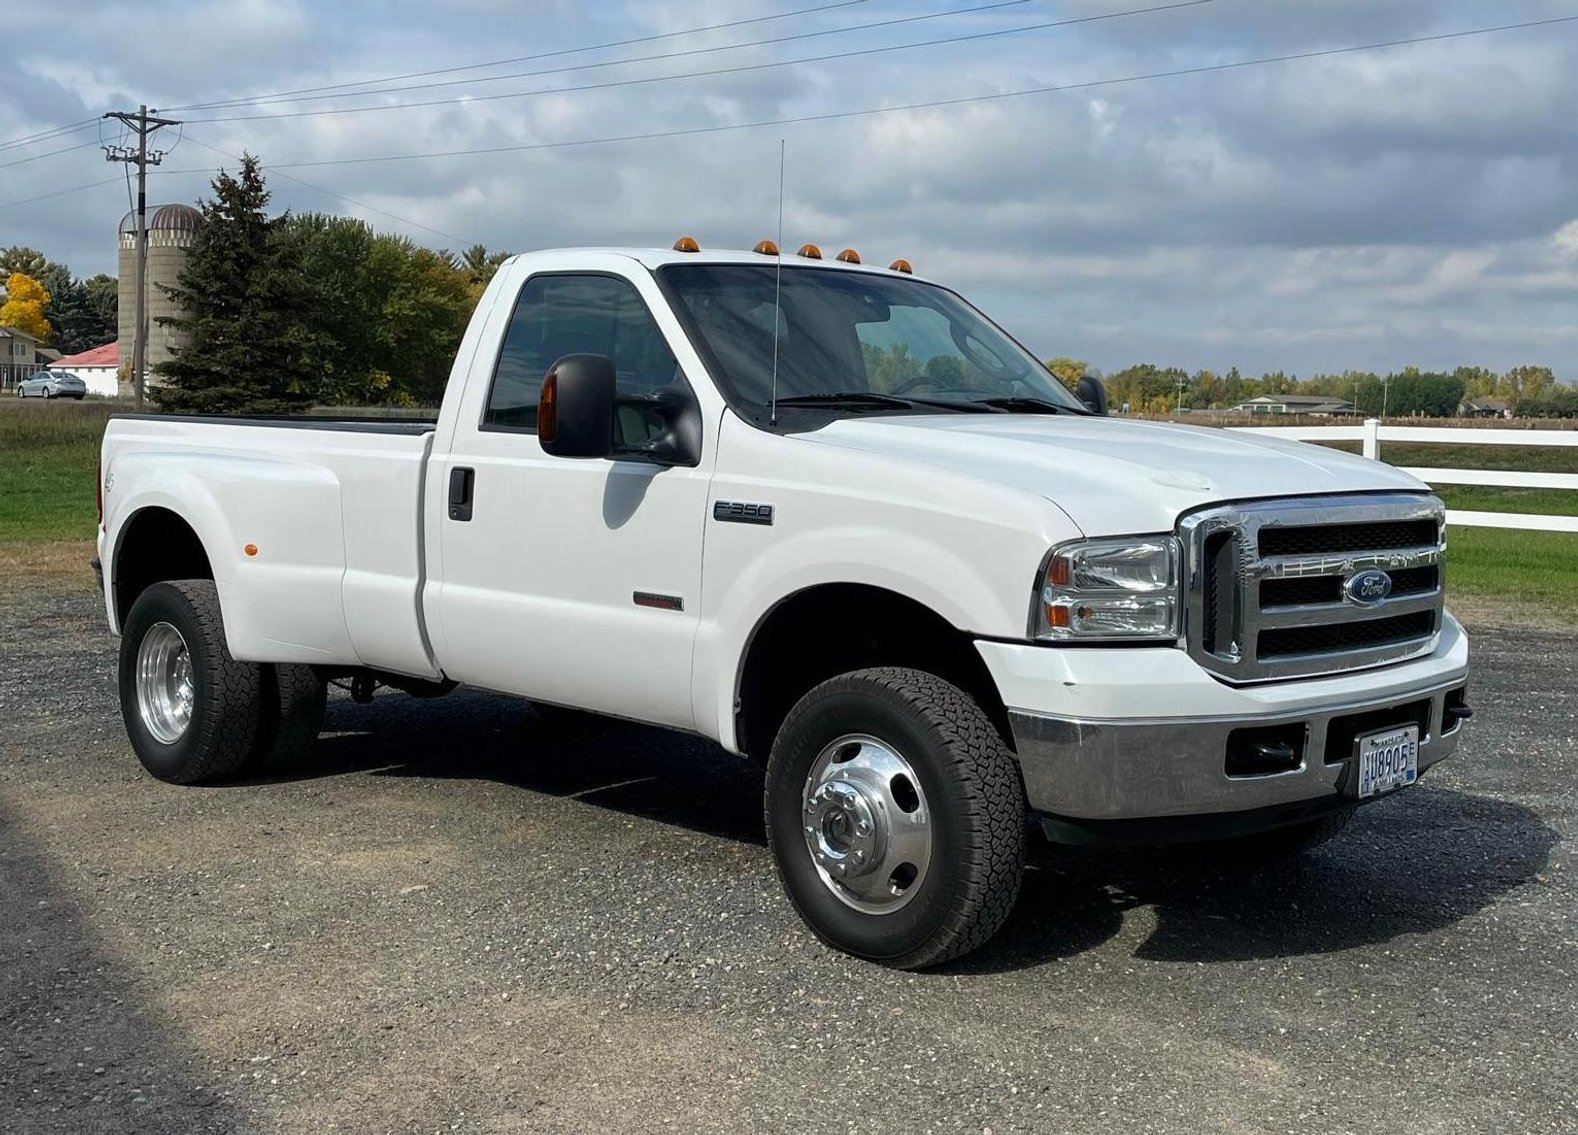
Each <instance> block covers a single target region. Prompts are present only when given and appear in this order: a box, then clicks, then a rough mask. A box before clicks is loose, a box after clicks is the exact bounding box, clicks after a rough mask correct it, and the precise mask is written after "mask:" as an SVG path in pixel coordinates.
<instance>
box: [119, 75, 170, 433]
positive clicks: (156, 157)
mask: <svg viewBox="0 0 1578 1135" xmlns="http://www.w3.org/2000/svg"><path fill="white" fill-rule="evenodd" d="M104 117H105V118H114V119H117V120H119V121H120V122H121V123H122V124H124V125H125V126H126V127H127V128H128V129H130V130H132V131H133V132H134V133H135V134H136V135H137V147H136V149H133V148H132V147H130V146H105V147H104V157H105V159H106V160H108V161H112V162H135V163H136V165H137V306H136V316H135V320H136V322H135V324H134V326H133V329H132V385H133V386H134V387H135V388H136V391H137V412H138V413H139V414H140V413H142V409H143V379H144V375H143V372H144V371H145V369H146V362H147V358H148V294H147V293H148V167H149V166H151V165H154V166H156V165H158V164H159V163H160V162H162V161H163V160H164V153H165V152H164V151H163V150H149V149H148V137H149V135H151V134H152V133H153V132H154V131H155V130H158V129H160V128H161V127H164V126H179V125H181V124H180V123H179V122H178V121H176V120H175V119H173V118H154V117H150V116H149V114H148V107H147V106H146V105H144V106H139V107H138V108H137V111H136V113H135V114H134V113H132V112H131V111H129V110H112V111H110V112H109V113H108V114H106V115H105V116H104Z"/></svg>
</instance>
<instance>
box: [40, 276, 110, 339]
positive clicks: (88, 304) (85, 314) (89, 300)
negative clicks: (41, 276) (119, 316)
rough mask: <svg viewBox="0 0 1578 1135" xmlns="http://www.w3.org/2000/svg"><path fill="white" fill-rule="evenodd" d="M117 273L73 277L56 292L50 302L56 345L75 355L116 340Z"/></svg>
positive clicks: (50, 314)
mask: <svg viewBox="0 0 1578 1135" xmlns="http://www.w3.org/2000/svg"><path fill="white" fill-rule="evenodd" d="M117 300H118V296H117V287H116V283H115V277H113V276H105V275H103V274H100V275H98V276H93V277H91V278H90V279H87V280H75V279H74V280H72V281H71V282H70V283H69V284H68V285H67V286H66V288H65V290H64V291H62V292H56V293H55V294H54V299H53V300H52V301H51V302H50V305H49V317H50V320H51V322H53V323H54V325H55V346H56V348H57V349H58V350H59V351H60V352H61V353H62V354H67V355H74V354H76V353H77V352H78V351H86V350H88V349H89V348H91V347H102V346H103V345H104V344H106V343H112V342H114V341H115V335H116V332H117V327H116V322H115V313H116V305H117Z"/></svg>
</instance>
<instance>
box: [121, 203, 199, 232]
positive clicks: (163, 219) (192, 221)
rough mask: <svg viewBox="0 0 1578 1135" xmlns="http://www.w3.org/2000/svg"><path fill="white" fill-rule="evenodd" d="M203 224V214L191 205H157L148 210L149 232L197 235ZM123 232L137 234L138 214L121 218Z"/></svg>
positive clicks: (131, 213)
mask: <svg viewBox="0 0 1578 1135" xmlns="http://www.w3.org/2000/svg"><path fill="white" fill-rule="evenodd" d="M202 223H203V214H202V213H200V212H198V211H197V210H196V209H194V208H192V206H190V205H155V206H154V207H153V208H151V209H149V210H148V231H149V232H151V233H152V232H178V233H195V232H196V231H197V230H198V228H199V226H201V225H202ZM121 232H122V233H123V234H133V235H135V234H136V232H137V213H136V212H135V211H133V212H130V213H127V214H126V215H125V216H124V217H122V218H121Z"/></svg>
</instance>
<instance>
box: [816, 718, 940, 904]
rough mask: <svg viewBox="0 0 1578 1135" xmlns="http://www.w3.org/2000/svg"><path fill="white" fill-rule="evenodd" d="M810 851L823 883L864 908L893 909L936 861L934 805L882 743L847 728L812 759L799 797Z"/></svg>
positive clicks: (912, 773) (906, 767)
mask: <svg viewBox="0 0 1578 1135" xmlns="http://www.w3.org/2000/svg"><path fill="white" fill-rule="evenodd" d="M802 806H803V823H802V825H801V826H802V830H803V832H804V834H805V845H806V849H807V850H808V851H809V852H810V853H811V860H812V862H813V863H815V864H816V870H817V874H818V875H820V876H821V878H822V883H823V884H824V885H825V886H826V887H827V889H828V890H830V891H832V892H833V894H835V895H837V896H838V898H839V900H840V901H842V902H843V903H845V904H846V905H848V906H851V907H853V908H854V909H855V910H858V911H862V912H864V913H866V914H892V913H893V912H894V911H896V910H899V909H901V908H902V907H904V906H905V905H906V904H907V903H908V902H909V901H910V900H911V899H913V898H914V897H915V896H916V895H917V894H918V893H919V892H920V889H921V883H922V882H923V881H924V880H925V878H926V869H927V868H928V867H929V866H930V865H931V853H932V830H931V811H930V809H929V808H928V807H927V806H926V795H925V793H924V792H923V791H922V789H921V783H920V778H919V777H918V776H916V775H915V770H914V769H913V768H911V767H910V763H909V762H908V761H907V760H905V759H904V757H903V756H901V755H900V754H899V753H898V751H897V750H895V749H894V748H893V747H892V746H891V745H889V744H887V742H885V741H880V740H878V739H877V738H875V737H871V736H867V735H865V734H849V735H847V736H844V737H840V738H838V740H836V741H834V742H833V743H832V744H830V745H828V746H827V747H826V748H825V749H823V750H822V752H821V753H820V754H819V755H818V756H817V758H816V760H815V761H814V762H812V764H811V772H810V775H809V776H808V777H807V778H806V783H805V791H804V794H803V797H802Z"/></svg>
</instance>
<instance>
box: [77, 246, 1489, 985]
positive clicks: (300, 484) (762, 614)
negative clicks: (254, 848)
mask: <svg viewBox="0 0 1578 1135" xmlns="http://www.w3.org/2000/svg"><path fill="white" fill-rule="evenodd" d="M1105 414H1106V397H1105V393H1104V391H1103V390H1102V389H1101V387H1100V385H1099V384H1098V383H1096V382H1095V381H1094V380H1086V381H1084V382H1082V383H1081V384H1080V393H1079V395H1078V396H1077V397H1076V396H1075V395H1071V394H1070V393H1068V392H1067V390H1066V389H1065V388H1064V387H1063V386H1061V385H1060V384H1059V383H1058V381H1057V380H1056V379H1054V378H1053V377H1052V376H1051V375H1050V374H1049V373H1048V372H1047V370H1046V369H1045V368H1044V367H1043V366H1042V365H1041V364H1040V363H1038V362H1037V360H1036V359H1035V358H1034V357H1033V356H1032V355H1031V354H1030V353H1029V352H1027V351H1026V350H1025V349H1024V348H1022V347H1021V346H1019V345H1018V344H1017V343H1016V342H1015V341H1013V340H1012V339H1011V338H1009V337H1008V336H1007V335H1006V334H1004V333H1003V332H1002V331H1001V330H999V329H998V328H997V327H996V326H995V325H994V324H992V323H991V322H990V321H989V320H987V319H986V318H985V317H984V316H982V315H981V314H980V313H978V312H977V311H976V310H975V309H974V308H972V307H970V306H969V305H968V304H967V303H966V302H965V301H964V300H962V299H961V298H960V297H959V296H958V295H956V294H955V293H954V292H952V291H950V290H948V289H947V288H944V287H942V286H940V285H937V284H934V283H929V282H925V281H923V280H921V279H920V278H918V277H916V276H915V275H913V274H912V272H911V271H910V268H909V265H908V264H906V263H905V262H903V261H896V262H895V263H894V265H893V267H892V268H889V269H879V268H872V267H870V266H863V265H861V264H860V263H859V260H858V257H857V256H855V255H854V254H853V253H852V252H846V253H843V254H840V256H839V258H837V259H823V258H821V256H820V253H819V252H818V251H817V250H816V249H815V248H813V247H811V246H809V245H808V246H806V247H805V248H804V249H802V250H801V251H800V253H799V254H796V255H793V256H791V255H782V256H780V255H779V254H778V250H777V249H776V248H774V247H772V246H771V245H770V244H769V243H768V242H764V243H763V245H761V246H758V249H757V251H755V252H701V251H697V250H696V249H695V245H694V242H691V241H689V240H688V239H685V240H682V241H681V242H680V243H678V244H677V245H676V246H675V249H674V250H618V249H606V250H568V251H549V252H538V253H531V254H527V255H522V256H517V257H515V258H514V259H512V260H510V261H509V262H508V263H506V264H505V265H504V267H503V268H502V269H501V270H500V271H499V273H498V275H497V277H496V278H495V279H494V280H493V282H492V284H491V286H490V287H489V288H488V290H487V292H486V294H485V295H484V296H483V297H482V300H481V303H480V305H479V307H478V309H477V311H476V314H475V316H474V317H473V319H472V322H471V326H470V328H469V330H468V331H467V332H466V335H465V338H464V340H463V341H462V343H461V346H460V351H459V355H458V357H457V359H456V361H455V366H454V371H453V373H452V375H451V377H450V379H449V386H448V390H447V392H446V394H445V396H444V402H443V407H442V410H441V412H440V413H439V415H438V418H437V420H436V421H431V422H420V423H415V422H394V421H365V420H361V421H351V420H311V419H292V420H273V419H260V418H198V417H186V418H183V417H160V416H128V417H118V418H115V419H114V420H112V421H111V422H110V424H109V427H108V430H107V431H106V433H105V437H104V445H103V454H102V462H103V464H102V470H101V488H102V499H101V514H102V520H101V526H100V532H99V561H98V562H99V563H100V564H101V565H102V567H101V570H102V573H103V579H104V597H105V605H106V608H107V611H108V614H109V620H110V624H111V626H112V627H113V628H114V629H115V631H116V632H117V633H118V634H120V635H121V639H122V641H121V649H120V698H121V704H122V707H123V712H124V717H125V721H126V728H127V731H128V732H129V734H130V737H131V741H132V745H133V748H134V749H135V750H136V752H137V755H138V756H139V758H140V759H141V760H142V762H143V764H144V765H145V766H146V767H147V769H148V770H149V771H150V772H151V773H153V775H155V776H158V777H161V778H163V779H165V780H169V781H173V782H177V783H192V782H196V781H201V780H206V779H210V778H215V777H224V776H232V775H235V774H237V773H239V772H241V771H242V770H243V769H244V768H246V767H247V766H248V765H249V764H251V763H252V762H256V761H260V760H263V759H267V758H269V757H270V756H271V754H273V755H278V754H282V753H292V754H299V753H300V752H301V751H303V750H304V749H305V748H306V747H308V746H310V744H311V743H312V740H313V738H314V737H316V735H317V732H318V730H319V728H320V725H321V722H322V718H323V708H324V683H325V681H326V680H327V679H341V680H344V679H349V680H350V681H351V683H352V687H353V691H354V692H355V693H357V694H358V696H363V697H365V696H370V694H371V691H372V690H373V689H374V687H375V686H376V685H388V686H392V687H397V688H399V689H402V690H405V691H407V692H409V693H412V694H414V695H418V696H425V695H436V694H441V693H445V692H447V691H448V690H450V689H452V688H453V687H454V686H455V685H457V684H467V685H472V686H477V687H481V688H484V689H488V690H494V691H502V692H505V693H509V694H518V695H521V696H523V697H526V698H530V699H532V700H533V701H534V702H538V703H540V704H543V705H546V706H549V707H565V708H571V709H580V710H589V711H594V712H597V713H603V714H612V715H617V716H619V717H623V718H629V719H633V720H636V721H641V722H648V723H651V724H654V725H660V726H666V727H669V728H672V729H679V730H689V731H693V732H695V733H699V734H701V735H703V736H705V737H708V738H712V739H714V740H716V741H717V742H718V743H719V744H720V745H722V746H723V747H724V748H725V749H727V750H729V751H731V752H734V753H738V754H741V755H742V756H744V757H748V758H750V759H752V760H755V761H760V762H763V763H764V764H765V766H766V791H765V796H766V801H765V811H766V826H767V834H768V838H769V841H770V843H771V847H772V850H773V854H774V855H775V857H776V860H777V864H778V867H779V870H780V872H781V874H782V877H783V881H784V885H785V888H786V890H787V892H788V895H789V897H790V899H791V900H792V901H793V903H794V905H795V907H796V908H797V909H798V911H799V913H800V914H801V916H802V917H803V918H804V919H805V921H806V922H807V923H808V924H809V925H810V927H811V928H812V929H813V930H814V931H815V932H816V933H817V934H818V935H819V936H820V937H821V938H823V939H824V940H825V941H827V942H828V943H830V944H832V945H834V946H836V947H838V948H840V949H843V950H846V951H849V952H851V953H853V954H856V955H859V956H861V957H865V958H870V959H873V960H876V961H880V962H883V963H886V964H889V965H894V966H901V967H919V966H925V965H930V964H933V963H937V962H940V961H943V960H945V959H948V958H951V957H956V956H958V955H960V954H962V953H964V952H966V951H968V950H971V949H973V948H975V947H976V946H978V945H980V944H981V943H982V942H984V941H986V939H987V938H989V937H990V936H991V935H992V933H993V932H994V931H995V930H996V929H997V928H998V926H999V925H1000V924H1001V922H1002V921H1003V919H1004V917H1005V916H1006V915H1007V913H1008V911H1009V909H1010V907H1011V906H1012V904H1013V902H1014V899H1015V897H1016V894H1017V892H1018V887H1019V880H1020V875H1021V872H1022V870H1023V864H1024V857H1025V851H1026V840H1027V836H1028V835H1035V834H1040V835H1044V836H1046V837H1050V838H1051V839H1052V840H1054V841H1062V842H1080V843H1086V844H1098V843H1135V842H1156V843H1169V842H1179V841H1188V840H1201V839H1212V840H1231V841H1235V842H1234V843H1233V844H1231V845H1230V846H1232V847H1233V848H1235V849H1236V851H1235V853H1236V854H1239V855H1241V856H1243V857H1245V858H1247V859H1250V860H1255V859H1259V858H1262V857H1266V856H1270V855H1273V854H1278V853H1287V852H1292V851H1297V850H1301V849H1303V848H1306V847H1309V846H1313V845H1314V844H1315V843H1318V842H1320V841H1322V840H1324V839H1327V838H1329V837H1330V836H1331V835H1333V834H1334V833H1335V832H1336V831H1338V830H1339V829H1340V828H1341V827H1342V826H1343V824H1344V823H1345V822H1346V821H1347V819H1348V816H1349V814H1350V813H1351V812H1352V810H1353V809H1354V807H1355V806H1357V805H1359V804H1361V803H1364V802H1366V801H1369V800H1373V799H1376V798H1377V797H1380V796H1383V795H1385V794H1387V793H1389V792H1391V791H1393V790H1395V789H1398V788H1402V787H1404V786H1407V785H1410V784H1412V783H1413V782H1414V781H1415V780H1416V779H1417V777H1418V776H1419V775H1420V774H1421V773H1422V772H1424V771H1425V769H1427V768H1428V767H1429V766H1430V765H1432V764H1434V763H1435V762H1437V761H1439V760H1441V759H1442V758H1443V757H1446V756H1448V755H1449V754H1450V753H1451V752H1452V750H1453V749H1454V747H1455V746H1456V744H1457V741H1458V737H1459V734H1460V732H1461V723H1462V721H1463V720H1464V719H1465V718H1467V717H1468V716H1469V713H1470V711H1469V708H1468V706H1467V705H1466V703H1465V701H1464V691H1465V682H1466V676H1467V667H1468V644H1467V641H1466V640H1465V637H1464V634H1463V631H1462V628H1461V627H1460V626H1459V624H1458V623H1457V621H1456V620H1454V619H1453V618H1452V616H1451V615H1450V614H1448V613H1447V612H1446V611H1445V609H1444V608H1443V606H1442V570H1443V552H1444V544H1443V512H1442V507H1441V504H1440V502H1439V501H1438V500H1436V499H1435V498H1434V497H1432V496H1431V495H1430V494H1429V492H1428V490H1427V489H1426V488H1425V487H1424V486H1423V485H1421V484H1420V483H1419V482H1418V481H1416V480H1415V479H1414V478H1412V477H1410V476H1408V475H1407V474H1405V473H1402V472H1400V471H1398V470H1396V469H1392V468H1389V467H1387V466H1385V465H1382V464H1379V463H1377V462H1374V461H1367V460H1364V459H1362V458H1359V457H1356V456H1350V455H1348V454H1344V453H1339V452H1334V451H1332V450H1329V449H1320V448H1315V447H1312V446H1308V445H1303V444H1298V443H1293V442H1286V441H1279V440H1273V439H1269V438H1267V437H1264V436H1251V435H1245V434H1238V433H1231V432H1227V431H1224V430H1218V429H1199V428H1189V427H1183V426H1175V425H1166V424H1157V423H1150V422H1140V421H1124V420H1121V419H1116V418H1112V417H1108V416H1105ZM525 744H528V745H529V740H528V741H526V742H525ZM522 759H523V760H530V759H531V755H530V752H529V749H528V750H526V751H523V753H522Z"/></svg>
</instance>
